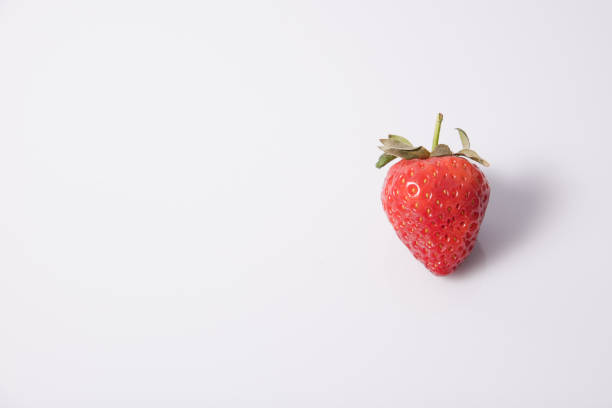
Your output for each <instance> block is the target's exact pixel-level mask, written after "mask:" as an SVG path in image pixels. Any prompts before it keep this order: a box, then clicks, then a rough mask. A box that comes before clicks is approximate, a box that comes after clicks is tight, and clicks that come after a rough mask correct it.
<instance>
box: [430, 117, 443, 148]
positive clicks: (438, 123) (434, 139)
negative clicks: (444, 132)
mask: <svg viewBox="0 0 612 408" xmlns="http://www.w3.org/2000/svg"><path fill="white" fill-rule="evenodd" d="M440 126H442V114H441V113H438V120H436V130H435V131H434V138H433V145H432V146H431V151H432V152H433V150H434V149H435V148H436V146H437V145H438V139H439V138H440Z"/></svg>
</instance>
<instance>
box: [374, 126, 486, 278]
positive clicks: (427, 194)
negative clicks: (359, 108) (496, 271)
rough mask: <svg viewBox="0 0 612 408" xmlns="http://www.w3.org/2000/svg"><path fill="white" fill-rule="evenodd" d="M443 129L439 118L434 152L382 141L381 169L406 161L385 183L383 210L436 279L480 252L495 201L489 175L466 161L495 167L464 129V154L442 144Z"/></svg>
mask: <svg viewBox="0 0 612 408" xmlns="http://www.w3.org/2000/svg"><path fill="white" fill-rule="evenodd" d="M441 124H442V114H438V120H437V122H436V130H435V133H434V142H433V148H432V151H431V153H430V152H429V151H428V150H427V149H425V148H424V147H422V146H419V147H414V146H413V145H412V144H411V143H410V142H409V141H408V140H407V139H405V138H403V137H401V136H396V135H389V138H388V139H381V140H380V141H381V143H382V144H383V145H382V146H381V147H380V149H381V150H382V151H383V152H384V153H383V155H382V156H380V158H379V160H378V162H377V163H376V167H378V168H381V167H383V166H384V165H386V164H387V163H389V162H390V161H392V160H394V159H396V158H400V161H399V162H397V163H396V164H394V165H393V166H392V167H391V169H390V170H389V172H388V173H387V177H386V178H385V183H384V188H383V192H382V204H383V208H384V210H385V212H386V213H387V216H388V217H389V221H391V224H392V225H393V228H394V229H395V232H396V233H397V235H398V237H399V238H400V240H401V241H402V242H403V243H404V244H405V245H406V246H407V247H408V249H410V251H411V252H412V254H413V255H414V256H415V257H416V258H417V259H418V260H419V261H421V262H422V263H423V264H425V266H426V267H427V269H429V270H430V271H431V272H433V273H434V274H435V275H448V274H449V273H451V272H453V271H454V270H455V268H456V267H457V266H458V265H459V264H460V263H461V262H462V261H463V260H464V259H465V258H466V257H467V256H468V255H469V254H470V252H471V251H472V249H473V248H474V244H475V242H476V237H477V235H478V231H479V230H480V225H481V223H482V220H483V218H484V216H485V211H486V209H487V204H488V202H489V193H490V189H489V183H488V182H487V179H486V177H485V175H484V174H483V172H482V171H481V170H480V169H479V168H478V167H477V166H476V165H474V164H472V163H471V162H469V161H468V160H466V159H465V158H464V157H467V158H469V159H472V160H474V161H476V162H478V163H480V164H482V165H484V166H488V165H489V163H487V162H486V160H484V159H482V158H481V157H480V156H479V155H478V154H477V153H476V152H474V151H473V150H471V149H470V142H469V139H468V137H467V134H466V133H465V132H464V131H463V130H461V129H457V130H458V131H459V136H460V138H461V142H462V145H463V149H462V150H460V151H459V152H457V153H455V154H453V153H452V152H451V150H450V148H449V147H448V146H447V145H444V144H438V138H439V135H440V126H441Z"/></svg>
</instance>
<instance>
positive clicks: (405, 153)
mask: <svg viewBox="0 0 612 408" xmlns="http://www.w3.org/2000/svg"><path fill="white" fill-rule="evenodd" d="M441 125H442V114H441V113H438V119H437V121H436V128H435V131H434V139H433V145H432V148H431V152H430V151H429V150H427V149H426V148H424V147H423V146H418V147H415V146H413V144H412V143H410V141H409V140H408V139H406V138H405V137H402V136H398V135H389V137H388V138H387V139H380V143H382V146H379V147H378V148H379V149H380V150H382V151H383V154H382V155H381V156H380V157H379V158H378V161H377V162H376V168H379V169H380V168H381V167H384V166H385V165H387V164H388V163H389V162H391V161H393V160H395V159H396V158H400V159H405V160H414V159H421V160H423V159H428V158H430V157H441V156H463V157H467V158H468V159H471V160H474V161H475V162H477V163H480V164H482V165H483V166H486V167H488V166H489V162H487V161H486V160H485V159H483V158H482V157H480V156H479V155H478V153H476V152H475V151H474V150H472V149H471V148H470V139H469V138H468V136H467V134H466V133H465V131H463V130H462V129H460V128H456V130H457V131H458V132H459V137H460V138H461V145H462V149H461V150H459V151H458V152H457V153H453V152H452V150H451V149H450V147H448V145H445V144H438V139H439V136H440V127H441Z"/></svg>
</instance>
